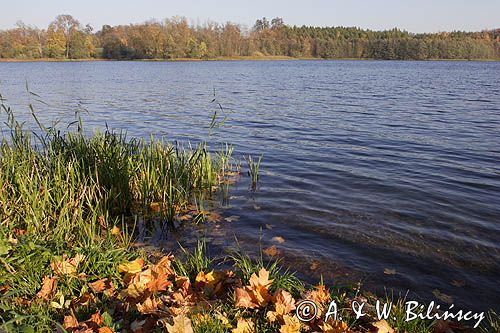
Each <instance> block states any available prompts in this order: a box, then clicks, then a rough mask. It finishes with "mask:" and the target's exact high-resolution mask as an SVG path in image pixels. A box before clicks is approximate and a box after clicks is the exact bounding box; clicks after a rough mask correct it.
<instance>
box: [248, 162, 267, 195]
mask: <svg viewBox="0 0 500 333" xmlns="http://www.w3.org/2000/svg"><path fill="white" fill-rule="evenodd" d="M263 157H264V155H261V156H260V157H259V159H258V160H256V161H255V160H254V159H253V158H252V156H251V155H249V156H248V158H245V160H246V162H247V164H248V175H249V176H250V178H251V180H252V189H253V190H255V189H256V188H257V182H258V181H259V169H260V162H261V161H262V158H263Z"/></svg>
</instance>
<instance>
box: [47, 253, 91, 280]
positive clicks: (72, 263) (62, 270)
mask: <svg viewBox="0 0 500 333" xmlns="http://www.w3.org/2000/svg"><path fill="white" fill-rule="evenodd" d="M84 259H85V256H83V255H81V254H77V255H76V256H74V257H73V258H70V259H68V258H67V256H66V255H63V256H62V259H61V260H56V261H53V262H51V263H50V267H51V268H52V270H53V271H54V273H55V274H57V275H70V274H74V273H76V269H77V267H78V265H79V264H80V262H82V261H83V260H84Z"/></svg>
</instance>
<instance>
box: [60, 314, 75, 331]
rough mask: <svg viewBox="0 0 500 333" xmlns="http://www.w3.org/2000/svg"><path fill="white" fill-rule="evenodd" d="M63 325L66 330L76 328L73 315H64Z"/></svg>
mask: <svg viewBox="0 0 500 333" xmlns="http://www.w3.org/2000/svg"><path fill="white" fill-rule="evenodd" d="M63 327H64V329H66V330H68V331H70V330H76V329H77V328H78V320H76V318H75V316H73V315H70V316H64V321H63Z"/></svg>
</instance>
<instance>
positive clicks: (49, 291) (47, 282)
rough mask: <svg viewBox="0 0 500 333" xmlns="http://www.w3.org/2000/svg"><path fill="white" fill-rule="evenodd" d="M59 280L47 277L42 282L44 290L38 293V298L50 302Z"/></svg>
mask: <svg viewBox="0 0 500 333" xmlns="http://www.w3.org/2000/svg"><path fill="white" fill-rule="evenodd" d="M56 286H57V280H56V278H55V277H52V278H50V277H48V276H45V277H44V278H43V282H42V288H41V289H40V291H39V292H38V294H36V295H37V297H39V298H42V299H43V300H45V301H48V300H50V299H51V298H52V295H53V294H54V291H55V290H56Z"/></svg>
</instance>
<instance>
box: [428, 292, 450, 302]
mask: <svg viewBox="0 0 500 333" xmlns="http://www.w3.org/2000/svg"><path fill="white" fill-rule="evenodd" d="M432 294H433V295H434V297H436V298H437V299H439V300H441V301H443V302H445V303H448V304H452V303H453V297H451V296H449V295H446V294H443V293H442V292H441V291H439V290H437V289H436V290H434V291H433V292H432Z"/></svg>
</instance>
